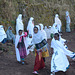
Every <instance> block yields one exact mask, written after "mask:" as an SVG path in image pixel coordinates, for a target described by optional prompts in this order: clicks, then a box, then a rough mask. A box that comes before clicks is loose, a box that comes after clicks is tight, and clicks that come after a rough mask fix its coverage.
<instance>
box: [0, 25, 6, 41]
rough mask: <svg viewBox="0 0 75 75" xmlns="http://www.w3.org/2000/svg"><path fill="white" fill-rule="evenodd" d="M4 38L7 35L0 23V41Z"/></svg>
mask: <svg viewBox="0 0 75 75" xmlns="http://www.w3.org/2000/svg"><path fill="white" fill-rule="evenodd" d="M4 38H7V35H6V33H5V31H4V28H3V25H0V42H2V41H3V39H4Z"/></svg>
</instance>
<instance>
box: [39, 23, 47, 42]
mask: <svg viewBox="0 0 75 75" xmlns="http://www.w3.org/2000/svg"><path fill="white" fill-rule="evenodd" d="M39 25H40V26H41V32H42V35H43V37H44V38H45V40H46V41H47V34H46V32H45V30H44V26H43V24H39Z"/></svg>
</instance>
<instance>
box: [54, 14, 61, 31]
mask: <svg viewBox="0 0 75 75" xmlns="http://www.w3.org/2000/svg"><path fill="white" fill-rule="evenodd" d="M55 23H56V24H57V28H58V30H59V32H60V31H61V30H60V29H61V26H62V23H61V20H60V19H59V16H58V14H56V15H55Z"/></svg>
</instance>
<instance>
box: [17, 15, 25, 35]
mask: <svg viewBox="0 0 75 75" xmlns="http://www.w3.org/2000/svg"><path fill="white" fill-rule="evenodd" d="M19 30H23V31H24V24H23V20H22V14H19V16H18V17H17V19H16V34H17V35H18V31H19Z"/></svg>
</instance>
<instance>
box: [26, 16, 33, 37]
mask: <svg viewBox="0 0 75 75" xmlns="http://www.w3.org/2000/svg"><path fill="white" fill-rule="evenodd" d="M33 20H34V18H33V17H31V18H30V20H29V22H28V26H27V31H29V34H31V35H32V37H33V33H34V32H33V28H34V24H33V22H32V21H33Z"/></svg>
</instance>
